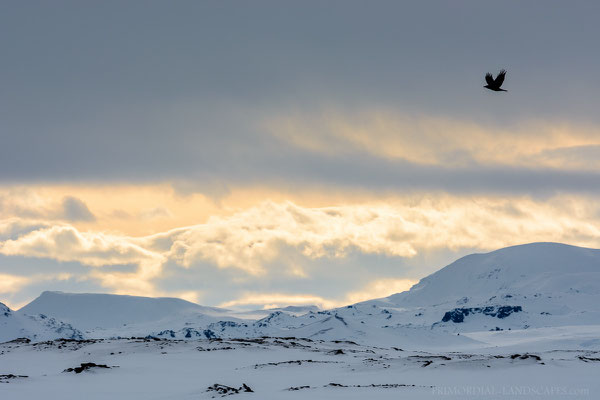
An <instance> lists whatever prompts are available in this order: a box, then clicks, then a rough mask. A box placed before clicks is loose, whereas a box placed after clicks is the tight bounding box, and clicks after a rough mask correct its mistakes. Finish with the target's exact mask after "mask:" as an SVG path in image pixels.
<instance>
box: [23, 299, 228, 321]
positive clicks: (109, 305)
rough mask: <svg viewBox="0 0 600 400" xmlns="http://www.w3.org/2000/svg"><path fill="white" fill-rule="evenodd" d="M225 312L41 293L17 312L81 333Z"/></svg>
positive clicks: (175, 302)
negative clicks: (44, 317)
mask: <svg viewBox="0 0 600 400" xmlns="http://www.w3.org/2000/svg"><path fill="white" fill-rule="evenodd" d="M227 312H228V310H224V309H220V308H215V307H203V306H200V305H198V304H195V303H191V302H189V301H185V300H182V299H176V298H171V297H159V298H152V297H139V296H120V295H111V294H95V293H94V294H92V293H63V292H43V293H42V294H41V295H40V296H39V297H38V298H36V299H35V300H33V301H32V302H31V303H29V304H27V305H26V306H25V307H23V308H21V309H20V310H19V313H21V314H28V315H37V314H45V315H52V316H53V317H55V318H58V319H60V320H62V321H65V322H68V323H71V324H73V325H75V326H77V327H79V328H81V329H84V330H93V329H97V328H102V329H108V328H118V327H122V326H127V325H136V324H144V323H148V322H156V321H160V320H163V319H165V318H173V317H178V316H184V315H189V314H202V315H207V316H211V315H223V314H226V313H227Z"/></svg>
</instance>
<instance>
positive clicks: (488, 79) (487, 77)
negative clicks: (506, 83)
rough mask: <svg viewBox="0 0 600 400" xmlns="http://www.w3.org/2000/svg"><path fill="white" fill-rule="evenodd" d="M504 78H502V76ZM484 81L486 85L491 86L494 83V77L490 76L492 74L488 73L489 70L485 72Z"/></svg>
mask: <svg viewBox="0 0 600 400" xmlns="http://www.w3.org/2000/svg"><path fill="white" fill-rule="evenodd" d="M502 79H504V78H502ZM485 81H486V82H487V84H488V85H490V86H493V85H494V77H493V76H492V74H490V73H489V72H488V73H487V74H485Z"/></svg>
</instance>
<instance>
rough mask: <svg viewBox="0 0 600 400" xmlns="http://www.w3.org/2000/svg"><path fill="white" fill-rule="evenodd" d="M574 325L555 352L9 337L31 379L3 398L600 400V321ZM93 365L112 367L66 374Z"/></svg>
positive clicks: (11, 360)
mask: <svg viewBox="0 0 600 400" xmlns="http://www.w3.org/2000/svg"><path fill="white" fill-rule="evenodd" d="M568 329H573V330H574V333H576V335H577V336H578V339H577V341H578V342H579V343H575V342H572V343H571V344H569V345H567V346H565V344H566V342H564V341H562V340H561V339H560V338H558V339H559V341H558V342H556V343H558V344H561V345H562V348H561V349H556V350H550V348H552V346H548V340H551V338H552V337H554V336H555V333H556V332H552V331H551V332H549V333H548V336H544V334H543V333H542V332H537V335H536V337H538V338H540V340H542V341H544V346H543V347H544V348H546V349H545V350H541V351H540V350H539V349H538V348H537V345H536V343H535V342H532V341H527V342H526V343H518V341H516V342H515V341H513V340H512V339H513V338H512V336H515V334H516V335H517V336H518V335H519V333H517V332H508V331H504V332H494V333H493V334H490V335H488V336H487V337H485V338H481V337H478V339H485V340H486V342H487V343H486V344H481V343H479V344H478V343H473V344H472V345H471V346H465V347H463V348H462V349H453V348H451V347H449V348H448V349H446V350H445V351H440V350H435V349H433V350H430V349H422V350H407V349H402V348H399V347H397V348H396V347H395V348H390V347H379V346H367V345H359V344H355V343H352V342H331V341H320V340H310V339H297V338H285V339H282V338H260V339H239V340H223V339H212V340H210V339H200V340H187V341H184V340H182V341H179V340H177V341H175V340H154V339H120V340H94V341H89V342H85V341H60V340H58V341H52V342H42V343H37V344H34V343H5V344H2V345H0V373H1V374H13V375H22V376H26V377H17V378H10V379H6V378H5V379H4V381H5V382H9V383H0V398H2V399H65V400H66V399H87V400H93V399H107V398H111V399H178V400H183V399H190V400H191V399H203V398H211V397H213V396H215V397H220V396H221V394H219V393H218V392H216V391H213V390H210V387H214V385H215V384H220V385H226V386H229V387H232V388H235V389H239V388H240V387H242V386H243V385H244V384H245V385H247V387H249V388H250V389H251V390H253V392H245V391H241V392H240V393H237V394H234V396H235V398H240V399H242V398H247V399H288V398H289V399H303V398H314V399H338V398H339V399H365V398H367V399H371V398H373V399H375V398H377V399H380V398H381V399H398V398H409V399H413V398H436V397H440V398H449V399H464V398H476V397H481V398H486V399H487V398H499V399H500V398H502V399H505V398H513V397H514V398H556V399H561V398H571V399H572V398H590V399H594V398H598V397H597V396H598V394H599V393H600V381H599V380H598V376H600V346H598V343H597V342H596V343H595V345H593V346H590V347H589V348H588V349H585V350H584V349H581V348H579V349H577V347H578V346H577V345H578V344H581V343H582V342H585V341H590V340H594V338H597V337H598V332H600V327H598V326H596V327H595V328H594V329H590V330H589V331H588V332H587V334H582V333H581V332H579V331H578V329H577V328H564V331H563V332H564V333H566V332H567V331H568ZM507 336H510V337H511V338H508V339H507V338H506V337H507ZM496 339H498V340H497V341H496ZM495 341H496V343H502V342H503V341H504V342H506V343H507V344H508V346H506V347H495V345H494V344H493V343H494V342H495ZM88 362H93V363H96V364H100V365H106V366H108V367H110V368H90V369H89V370H86V371H83V372H81V373H75V372H63V371H64V370H66V369H68V368H73V367H78V366H81V364H82V363H88ZM0 380H1V379H0Z"/></svg>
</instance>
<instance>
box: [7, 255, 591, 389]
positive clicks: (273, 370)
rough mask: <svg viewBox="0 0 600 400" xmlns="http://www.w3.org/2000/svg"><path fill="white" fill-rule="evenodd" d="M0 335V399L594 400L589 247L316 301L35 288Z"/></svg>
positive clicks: (464, 266)
mask: <svg viewBox="0 0 600 400" xmlns="http://www.w3.org/2000/svg"><path fill="white" fill-rule="evenodd" d="M133 337H135V338H138V339H134V338H133ZM17 338H27V339H19V340H17V341H12V340H14V339H17ZM59 338H66V339H68V340H57V339H59ZM0 341H7V342H6V343H4V344H1V345H0V399H4V398H7V399H13V398H14V399H28V398H46V399H55V398H56V399H68V398H73V399H80V398H83V397H85V398H86V399H94V398H123V399H129V398H133V399H138V398H139V399H169V398H173V399H188V398H189V399H200V398H205V397H211V396H217V397H218V396H221V394H231V393H233V394H235V395H236V396H239V397H240V398H241V397H248V398H251V397H252V398H258V399H269V398H273V399H280V398H309V397H314V398H399V397H402V396H403V397H405V398H431V397H433V398H435V397H437V396H442V398H461V399H462V398H469V397H477V396H479V397H485V398H511V397H515V398H578V397H579V398H600V383H598V379H597V377H598V376H600V250H593V249H584V248H578V247H573V246H567V245H562V244H557V243H534V244H529V245H523V246H515V247H509V248H505V249H501V250H498V251H494V252H491V253H487V254H474V255H470V256H467V257H463V258H461V259H459V260H457V261H456V262H454V263H452V264H450V265H448V266H447V267H445V268H443V269H441V270H440V271H438V272H436V273H434V274H432V275H430V276H428V277H426V278H424V279H422V280H421V281H420V282H419V283H418V284H417V285H415V286H414V287H413V288H411V290H410V291H407V292H403V293H399V294H395V295H392V296H390V297H387V298H383V299H375V300H370V301H366V302H362V303H358V304H352V305H348V306H345V307H341V308H336V309H331V310H318V309H316V308H315V307H291V308H282V309H278V310H258V311H255V312H236V311H232V310H225V309H219V308H213V307H203V306H200V305H197V304H194V303H190V302H186V301H184V300H180V299H171V298H159V299H152V298H143V297H134V296H115V295H106V294H72V293H61V292H44V293H42V295H41V296H40V297H38V298H37V299H35V300H34V301H33V302H31V303H30V304H28V305H27V306H25V307H23V308H22V309H20V310H17V311H14V310H10V309H9V308H8V307H6V306H4V305H2V304H0ZM8 341H12V342H8ZM82 363H95V364H99V365H106V366H107V367H111V368H103V367H92V368H91V369H90V370H85V371H83V372H81V373H75V372H63V371H64V370H65V369H68V368H77V367H79V368H82V367H83V366H82ZM19 375H21V376H22V377H19ZM244 384H245V385H246V386H244ZM213 385H226V386H228V387H230V388H229V389H228V388H227V387H226V386H213ZM210 387H213V388H214V389H215V390H210V389H209V388H210ZM248 387H249V388H251V390H253V392H250V391H248ZM290 388H292V389H290ZM219 391H221V392H227V393H219ZM236 391H238V392H239V393H235V392H236Z"/></svg>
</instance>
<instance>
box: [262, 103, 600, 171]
mask: <svg viewBox="0 0 600 400" xmlns="http://www.w3.org/2000/svg"><path fill="white" fill-rule="evenodd" d="M265 126H266V128H267V129H268V130H269V131H270V132H271V133H272V134H273V135H274V136H276V137H278V138H280V139H282V140H284V141H286V142H288V143H291V144H293V145H294V146H296V147H299V148H302V149H306V150H310V151H313V152H317V153H325V154H332V155H333V154H343V153H368V154H371V155H374V156H377V157H383V158H389V159H402V160H406V161H409V162H412V163H415V164H424V165H441V166H449V167H458V166H460V167H464V166H470V165H473V164H482V165H510V166H523V167H533V168H542V167H546V168H557V169H562V168H564V169H570V170H572V169H582V170H597V169H599V168H600V161H599V160H600V158H598V157H597V156H598V154H599V150H598V149H599V148H600V139H598V137H599V133H600V128H599V127H597V126H591V125H575V124H573V123H560V122H541V121H529V122H527V121H525V122H521V123H519V124H515V125H514V126H510V127H501V126H498V125H489V126H487V125H484V124H480V123H475V122H472V121H464V120H456V119H452V118H447V117H441V116H432V115H407V114H404V115H403V114H398V113H397V112H392V111H362V112H358V113H355V114H347V113H341V112H323V113H321V114H296V115H289V116H281V117H278V118H273V119H272V120H268V121H267V122H265Z"/></svg>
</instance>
